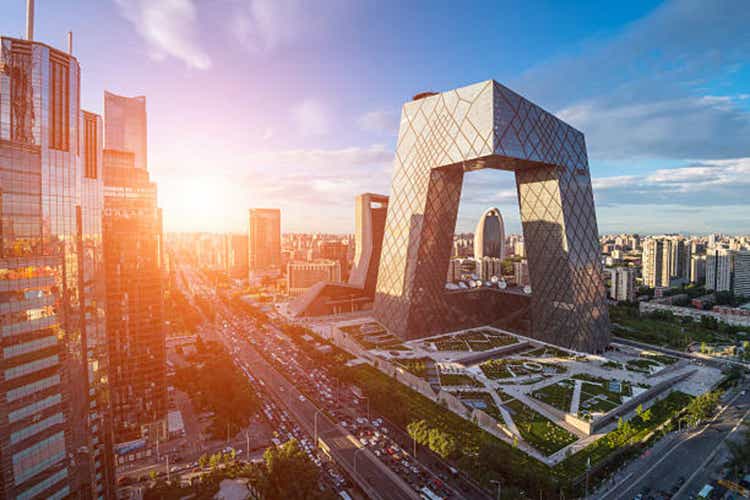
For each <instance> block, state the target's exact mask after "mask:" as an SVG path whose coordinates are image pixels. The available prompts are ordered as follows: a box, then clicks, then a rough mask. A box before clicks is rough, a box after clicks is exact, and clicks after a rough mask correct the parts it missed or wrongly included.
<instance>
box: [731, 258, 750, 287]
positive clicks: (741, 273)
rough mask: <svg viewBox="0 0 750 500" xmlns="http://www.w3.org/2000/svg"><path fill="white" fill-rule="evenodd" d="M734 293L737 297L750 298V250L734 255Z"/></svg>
mask: <svg viewBox="0 0 750 500" xmlns="http://www.w3.org/2000/svg"><path fill="white" fill-rule="evenodd" d="M732 291H733V292H734V294H735V295H737V296H743V297H750V250H742V251H739V252H737V253H736V254H734V284H733V286H732Z"/></svg>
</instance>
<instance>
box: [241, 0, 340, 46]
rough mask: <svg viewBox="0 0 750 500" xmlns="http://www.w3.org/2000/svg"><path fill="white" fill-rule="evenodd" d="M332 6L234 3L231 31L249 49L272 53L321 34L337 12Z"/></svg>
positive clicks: (253, 0)
mask: <svg viewBox="0 0 750 500" xmlns="http://www.w3.org/2000/svg"><path fill="white" fill-rule="evenodd" d="M329 3H330V2H325V5H324V4H323V3H320V4H319V3H309V2H305V1H304V0H232V4H233V8H232V9H231V18H230V19H229V27H230V30H231V33H232V34H233V35H234V37H235V38H236V39H237V40H238V41H239V42H240V43H241V44H242V45H243V46H244V47H245V48H246V49H248V50H251V51H272V50H275V49H278V48H281V47H287V46H292V45H295V44H296V43H298V42H300V41H302V40H309V38H310V37H312V36H316V35H318V34H320V33H322V32H323V31H324V27H325V25H326V24H327V22H330V21H331V18H332V16H333V13H334V12H335V9H332V8H331V7H332V6H331V5H329ZM324 10H326V11H327V12H324Z"/></svg>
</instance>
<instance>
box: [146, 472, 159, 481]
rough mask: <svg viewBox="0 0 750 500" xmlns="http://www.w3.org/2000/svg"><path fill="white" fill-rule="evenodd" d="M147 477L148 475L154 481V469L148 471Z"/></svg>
mask: <svg viewBox="0 0 750 500" xmlns="http://www.w3.org/2000/svg"><path fill="white" fill-rule="evenodd" d="M148 477H149V479H151V480H152V481H156V477H157V474H156V471H155V470H152V471H150V472H149V473H148Z"/></svg>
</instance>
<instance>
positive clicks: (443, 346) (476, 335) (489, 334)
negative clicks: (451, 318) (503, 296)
mask: <svg viewBox="0 0 750 500" xmlns="http://www.w3.org/2000/svg"><path fill="white" fill-rule="evenodd" d="M432 342H433V343H434V344H435V348H436V349H437V350H438V351H487V350H489V349H494V348H496V347H503V346H506V345H511V344H515V343H517V342H518V339H516V338H515V337H514V336H512V335H507V334H505V333H502V332H496V331H494V330H489V329H480V330H470V331H468V332H463V333H457V334H454V335H447V336H444V337H439V338H437V339H434V340H432Z"/></svg>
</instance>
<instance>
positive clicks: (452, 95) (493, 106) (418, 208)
mask: <svg viewBox="0 0 750 500" xmlns="http://www.w3.org/2000/svg"><path fill="white" fill-rule="evenodd" d="M481 168H495V169H502V170H512V171H514V172H515V175H516V184H517V189H518V199H519V205H520V212H521V221H522V225H523V232H524V239H525V247H526V252H527V255H528V260H529V273H530V278H531V285H532V290H533V291H532V296H531V305H530V308H529V309H530V317H531V335H532V336H533V337H535V338H539V339H541V340H544V341H548V342H552V343H555V344H558V345H561V346H564V347H568V348H572V349H576V350H579V351H590V352H593V351H601V350H603V349H604V348H605V347H606V345H607V344H608V343H609V338H610V337H609V335H610V334H609V317H608V314H607V309H606V302H605V292H604V286H603V281H602V276H601V269H600V264H599V244H598V239H597V238H598V233H597V225H596V214H595V212H594V201H593V194H592V190H591V178H590V175H589V168H588V159H587V156H586V145H585V141H584V137H583V134H582V133H581V132H579V131H578V130H576V129H574V128H573V127H571V126H569V125H567V124H566V123H564V122H562V121H560V120H559V119H557V118H556V117H555V116H553V115H552V114H550V113H547V112H546V111H544V110H543V109H541V108H540V107H538V106H536V105H535V104H533V103H531V102H529V101H528V100H526V99H524V98H523V97H521V96H519V95H518V94H516V93H514V92H513V91H511V90H509V89H507V88H506V87H504V86H502V85H500V84H499V83H497V82H495V81H494V80H489V81H486V82H482V83H478V84H474V85H470V86H468V87H463V88H460V89H456V90H452V91H449V92H444V93H441V94H435V95H432V96H429V97H425V98H422V99H418V100H415V101H412V102H409V103H406V104H405V105H404V107H403V110H402V115H401V127H400V131H399V140H398V145H397V148H396V157H395V165H394V172H393V180H392V189H391V197H390V203H389V209H388V216H387V220H386V229H385V236H384V239H383V253H382V256H381V261H380V268H379V272H378V283H377V294H376V298H375V316H376V317H377V319H378V320H379V321H380V322H381V323H383V324H384V325H385V326H386V327H388V328H389V329H390V330H391V331H392V332H393V333H395V334H397V335H399V336H400V337H402V338H404V339H412V338H420V337H425V336H429V335H435V334H438V333H442V332H445V331H449V330H453V329H456V328H460V327H472V326H477V325H479V324H486V323H491V322H495V321H498V320H502V319H503V316H507V315H508V314H509V313H508V308H507V307H502V308H498V307H496V306H493V304H497V301H485V302H486V303H485V304H484V305H482V304H474V305H471V306H470V309H471V310H465V309H464V310H460V309H459V308H457V305H458V304H463V305H464V307H468V306H466V304H470V303H472V301H467V300H460V301H457V300H456V299H455V297H452V296H451V294H450V293H448V292H446V291H445V288H444V285H445V283H444V281H445V280H444V278H445V275H446V272H447V269H448V260H449V257H450V249H451V242H452V238H453V231H454V229H455V224H456V216H457V213H458V205H459V200H460V195H461V186H462V184H463V176H464V172H468V171H472V170H477V169H481ZM497 293H501V292H497ZM474 302H476V301H474ZM511 302H512V301H511ZM493 307H494V310H488V309H487V308H490V309H492V308H493Z"/></svg>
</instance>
